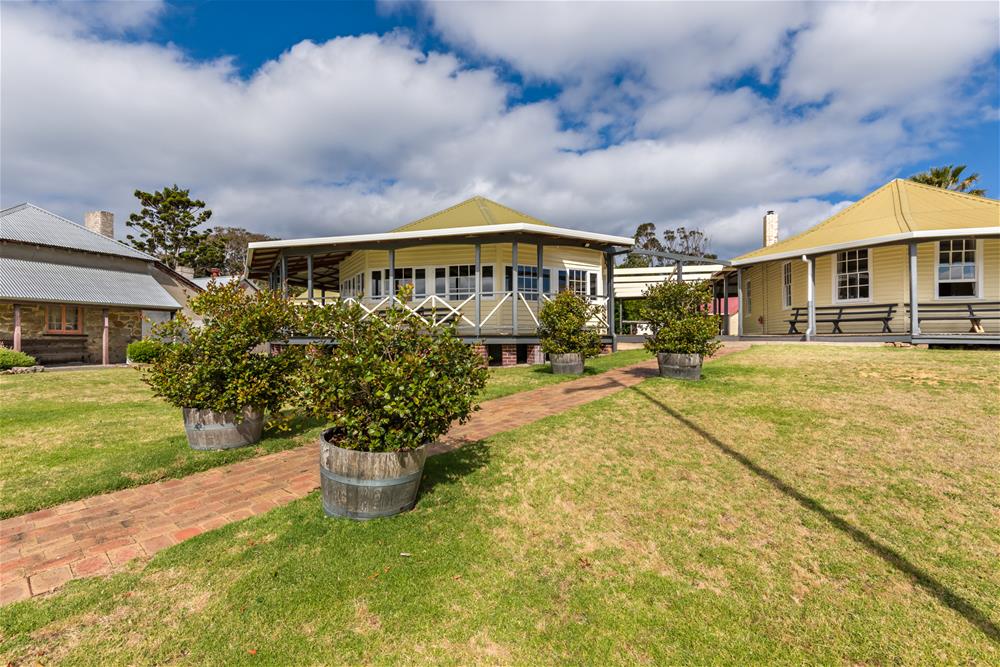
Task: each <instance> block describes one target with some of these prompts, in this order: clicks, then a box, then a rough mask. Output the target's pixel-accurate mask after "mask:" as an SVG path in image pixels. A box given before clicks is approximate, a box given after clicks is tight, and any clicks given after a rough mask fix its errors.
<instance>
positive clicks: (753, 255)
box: [733, 178, 1000, 264]
mask: <svg viewBox="0 0 1000 667" xmlns="http://www.w3.org/2000/svg"><path fill="white" fill-rule="evenodd" d="M962 231H965V232H966V233H970V234H971V233H975V234H1000V201H997V200H995V199H987V198H986V197H974V196H972V195H967V194H964V193H961V192H953V191H951V190H945V189H943V188H936V187H933V186H930V185H923V184H921V183H914V182H913V181H909V180H904V179H901V178H897V179H896V180H893V181H890V182H889V183H886V184H885V185H883V186H882V187H880V188H879V189H878V190H875V191H874V192H872V193H871V194H869V195H868V196H867V197H865V198H864V199H861V200H859V201H857V202H855V203H854V204H851V205H850V206H848V207H847V208H845V209H844V210H843V211H840V212H839V213H837V214H836V215H833V216H831V217H829V218H827V219H826V220H824V221H823V222H821V223H819V224H818V225H816V226H814V227H811V228H809V229H807V230H806V231H804V232H802V233H801V234H797V235H796V236H792V237H790V238H787V239H785V240H783V241H779V242H777V243H775V244H773V245H770V246H766V247H764V248H759V249H757V250H754V251H753V252H748V253H746V254H745V255H740V256H739V257H737V258H735V259H734V260H733V263H734V264H752V263H754V262H757V261H764V260H770V259H779V258H782V257H794V256H796V255H809V254H816V253H820V252H833V251H834V250H841V249H844V248H850V247H857V246H862V245H869V244H872V243H890V242H893V241H900V240H903V239H912V238H922V237H926V238H930V237H934V236H954V235H955V234H956V232H959V233H961V232H962Z"/></svg>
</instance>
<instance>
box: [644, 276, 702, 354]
mask: <svg viewBox="0 0 1000 667" xmlns="http://www.w3.org/2000/svg"><path fill="white" fill-rule="evenodd" d="M643 296H644V297H645V302H644V303H643V306H642V316H643V319H645V320H647V321H648V322H649V326H650V329H651V330H652V332H653V333H652V335H650V336H648V337H647V338H646V343H645V345H646V349H647V350H649V351H650V352H653V353H658V352H668V353H674V354H700V355H703V356H708V355H710V354H712V353H713V352H715V351H716V350H718V349H719V345H720V343H719V342H718V341H717V340H715V337H716V336H718V334H719V317H718V316H717V315H712V313H711V312H710V310H709V305H710V304H711V303H712V286H711V285H710V284H709V283H707V282H699V283H685V282H680V283H678V282H672V281H671V282H662V283H658V284H656V285H651V286H650V287H649V288H648V289H647V290H646V291H645V293H644V294H643Z"/></svg>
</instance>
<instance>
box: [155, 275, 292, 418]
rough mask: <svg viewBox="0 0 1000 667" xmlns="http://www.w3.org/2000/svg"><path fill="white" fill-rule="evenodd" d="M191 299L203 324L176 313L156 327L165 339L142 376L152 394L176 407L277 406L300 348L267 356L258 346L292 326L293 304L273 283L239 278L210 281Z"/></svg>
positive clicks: (283, 397)
mask: <svg viewBox="0 0 1000 667" xmlns="http://www.w3.org/2000/svg"><path fill="white" fill-rule="evenodd" d="M190 306H191V309H192V310H193V311H194V312H195V313H196V314H197V315H200V316H201V317H202V321H201V322H200V323H197V324H196V323H195V322H192V321H191V320H190V319H189V318H188V317H187V316H185V315H183V314H181V315H178V316H177V317H176V318H174V319H173V320H171V321H170V322H164V323H163V324H160V325H157V326H156V327H154V329H153V333H154V335H155V336H156V337H157V338H158V339H159V340H162V341H167V342H169V343H170V344H169V345H164V346H163V348H162V349H161V352H160V355H159V356H158V357H156V359H155V360H154V361H153V362H152V364H151V366H149V368H148V369H147V370H146V372H145V373H144V375H143V380H144V381H145V382H146V383H147V384H148V385H149V386H150V387H152V388H153V393H155V394H156V395H157V396H160V397H162V398H164V399H166V401H167V402H169V403H171V404H172V405H175V406H177V407H180V408H199V409H202V410H205V409H208V410H215V411H218V412H236V413H240V412H242V411H243V409H244V408H248V407H253V408H259V409H261V410H270V411H272V412H273V411H276V410H278V409H279V408H280V407H281V406H282V405H283V404H284V402H285V401H286V400H287V399H288V397H289V396H290V393H291V377H292V374H293V373H294V371H295V369H296V367H297V366H298V359H299V357H300V356H301V355H300V354H299V353H298V350H297V348H296V347H293V346H289V347H287V348H286V349H285V350H284V351H282V352H281V353H279V354H275V355H271V354H268V353H266V352H264V351H262V345H263V344H264V343H268V342H270V341H274V340H284V339H287V338H288V337H289V335H290V334H291V333H292V332H293V331H294V329H295V324H296V313H295V309H294V306H292V305H291V303H290V302H289V301H288V300H287V299H285V298H283V297H282V296H281V295H280V294H279V293H277V292H274V291H271V290H261V291H259V292H258V291H254V292H247V291H243V290H242V289H240V286H239V283H238V282H236V281H234V282H232V283H230V284H227V285H218V284H212V285H209V287H208V288H207V289H206V290H205V291H204V292H202V293H201V294H199V295H198V296H196V297H195V298H193V299H192V300H191V303H190Z"/></svg>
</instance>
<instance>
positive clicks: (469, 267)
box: [448, 264, 476, 299]
mask: <svg viewBox="0 0 1000 667" xmlns="http://www.w3.org/2000/svg"><path fill="white" fill-rule="evenodd" d="M475 293H476V265H475V264H460V265H457V266H449V267H448V296H449V298H451V299H455V298H459V299H464V298H466V297H470V296H472V295H473V294H475Z"/></svg>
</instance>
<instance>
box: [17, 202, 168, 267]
mask: <svg viewBox="0 0 1000 667" xmlns="http://www.w3.org/2000/svg"><path fill="white" fill-rule="evenodd" d="M0 239H5V240H8V241H19V242H21V243H37V244H39V245H47V246H56V247H58V248H69V249H71V250H85V251H87V252H99V253H103V254H105V255H119V256H121V257H134V258H136V259H144V260H151V261H155V259H156V258H155V257H151V256H150V255H147V254H146V253H144V252H141V251H139V250H136V249H135V248H130V247H129V246H127V245H125V244H124V243H120V242H118V241H115V240H114V239H109V238H108V237H107V236H104V235H103V234H98V233H97V232H92V231H90V230H89V229H87V228H86V227H84V226H82V225H78V224H76V223H75V222H72V221H70V220H67V219H66V218H63V217H60V216H58V215H56V214H55V213H52V212H50V211H46V210H45V209H44V208H40V207H38V206H35V205H34V204H18V205H17V206H11V207H10V208H5V209H3V210H2V211H0Z"/></svg>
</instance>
